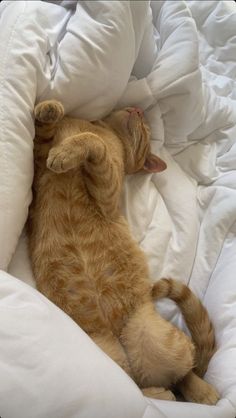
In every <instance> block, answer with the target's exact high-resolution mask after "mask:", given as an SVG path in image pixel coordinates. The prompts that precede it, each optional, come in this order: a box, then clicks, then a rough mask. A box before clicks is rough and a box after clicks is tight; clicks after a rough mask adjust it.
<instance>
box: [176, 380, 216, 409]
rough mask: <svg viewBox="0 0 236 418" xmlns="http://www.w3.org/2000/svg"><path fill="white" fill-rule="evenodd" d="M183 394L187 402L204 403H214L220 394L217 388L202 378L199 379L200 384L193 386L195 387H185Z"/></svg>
mask: <svg viewBox="0 0 236 418" xmlns="http://www.w3.org/2000/svg"><path fill="white" fill-rule="evenodd" d="M199 383H200V382H199ZM183 395H184V397H185V399H186V400H187V401H189V402H195V403H200V404H205V405H215V404H216V403H217V402H218V401H219V399H220V395H219V393H218V392H217V390H216V389H215V388H214V387H213V386H212V385H210V384H209V383H207V382H205V381H204V380H202V381H201V384H198V385H197V386H195V388H191V387H189V388H186V390H185V393H184V392H183Z"/></svg>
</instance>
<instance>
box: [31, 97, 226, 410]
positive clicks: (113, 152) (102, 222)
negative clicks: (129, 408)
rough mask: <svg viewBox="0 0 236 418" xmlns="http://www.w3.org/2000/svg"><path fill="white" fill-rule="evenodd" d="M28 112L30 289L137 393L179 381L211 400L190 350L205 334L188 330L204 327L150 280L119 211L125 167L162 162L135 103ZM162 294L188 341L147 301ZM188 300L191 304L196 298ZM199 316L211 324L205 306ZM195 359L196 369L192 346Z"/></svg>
mask: <svg viewBox="0 0 236 418" xmlns="http://www.w3.org/2000/svg"><path fill="white" fill-rule="evenodd" d="M35 119H36V136H35V147H34V158H35V176H34V183H33V201H32V204H31V207H30V213H29V222H28V235H29V250H30V255H31V260H32V267H33V271H34V275H35V279H36V283H37V288H38V289H39V290H40V291H41V292H42V293H43V294H44V295H45V296H46V297H48V298H49V299H50V300H51V301H53V302H54V303H55V304H56V305H58V306H59V307H60V308H61V309H63V310H64V311H65V312H66V313H67V314H68V315H70V316H71V317H72V318H73V319H74V320H75V321H76V322H77V323H78V324H79V325H80V326H81V327H82V328H83V329H84V330H85V331H86V332H87V333H88V334H89V335H90V337H91V338H92V339H93V340H94V341H95V343H97V344H98V345H99V346H100V347H101V348H102V349H103V350H104V351H105V352H106V353H107V354H108V355H109V356H110V357H111V358H112V359H113V360H114V361H116V362H117V363H118V364H119V365H120V366H121V367H122V368H123V369H124V370H125V371H126V372H127V373H128V374H129V375H130V376H131V377H132V378H133V379H134V380H135V382H136V383H137V384H138V385H139V387H140V388H141V389H142V390H143V393H144V394H145V395H147V396H151V397H155V398H159V399H169V400H173V399H175V397H174V395H173V393H172V392H171V390H170V389H171V387H172V386H173V385H174V384H178V386H179V388H180V390H181V391H182V393H183V395H184V397H185V398H186V399H187V400H189V401H196V402H201V403H208V404H215V403H216V402H217V399H218V394H217V392H216V390H215V389H214V388H213V387H212V386H211V385H209V384H208V383H206V382H205V381H204V380H203V379H201V378H200V377H199V376H197V374H196V373H195V372H194V371H193V368H194V365H195V352H197V353H198V350H200V351H201V352H203V350H204V349H205V348H204V347H205V344H206V345H208V340H207V338H205V336H204V343H203V344H202V345H203V347H201V341H200V338H198V337H196V334H197V332H198V329H200V330H202V329H203V326H202V325H195V326H196V328H194V326H193V324H192V321H193V322H194V321H196V318H195V316H194V318H193V315H195V314H193V313H192V312H189V311H190V310H189V309H188V306H187V304H185V302H184V298H183V300H182V298H180V299H181V300H180V301H179V300H178V296H177V293H178V292H177V293H175V292H173V291H171V286H170V285H169V286H166V285H164V284H163V282H161V283H162V284H163V286H162V288H160V287H159V290H158V287H152V284H151V281H150V278H149V271H148V265H147V260H146V258H145V256H144V254H143V252H142V251H141V250H140V248H139V246H138V245H137V243H136V242H135V241H134V240H133V238H132V236H131V234H130V231H129V227H128V225H127V223H126V221H125V219H124V217H123V216H122V215H121V212H120V207H119V203H120V194H121V190H122V185H123V180H124V176H125V174H127V173H135V172H137V171H140V170H142V172H143V175H145V172H158V171H162V170H164V169H165V168H166V165H165V163H164V162H163V161H162V160H161V159H160V158H158V157H157V156H155V155H153V154H151V152H150V132H149V128H148V126H147V124H146V122H145V120H144V118H143V114H142V111H141V110H140V109H136V108H126V109H123V110H119V111H115V112H113V113H111V115H109V116H108V117H107V118H105V119H104V120H102V121H94V122H88V121H85V120H79V119H75V118H69V117H65V116H64V110H63V107H62V105H61V104H60V103H58V102H56V101H46V102H42V103H40V104H38V105H37V106H36V108H35ZM159 283H160V282H159ZM173 283H174V282H173ZM159 286H160V285H159ZM165 286H166V288H165ZM167 287H168V290H167ZM172 287H173V289H174V288H175V285H173V286H172ZM176 289H177V288H176ZM167 294H168V295H169V296H170V297H173V298H174V297H175V299H176V301H177V303H180V306H181V308H182V309H183V313H184V315H185V313H186V318H187V317H188V318H189V323H188V325H189V328H190V330H191V331H192V334H193V342H194V343H193V342H192V341H191V339H190V338H189V337H188V336H187V335H185V334H184V333H183V332H182V331H180V330H179V329H177V328H176V327H174V326H173V325H172V324H170V323H169V322H168V321H166V320H164V319H163V318H162V317H161V316H160V315H159V313H158V312H157V310H156V309H155V305H154V301H153V298H154V299H155V298H158V297H161V295H167ZM182 296H183V295H182ZM195 307H197V312H198V313H199V312H200V311H201V305H200V304H199V305H197V303H195ZM204 312H205V311H204ZM197 319H198V316H197ZM204 319H205V320H207V323H209V321H208V317H207V314H206V313H205V314H204ZM212 335H213V333H212ZM195 337H196V338H195ZM207 350H208V349H207ZM200 351H199V353H200ZM210 356H211V354H209V356H208V359H209V358H210ZM205 357H207V356H205ZM205 357H204V358H205ZM196 361H197V363H198V362H199V365H198V364H197V365H196V367H200V369H202V364H201V362H200V355H199V356H198V355H197V357H196ZM207 361H208V360H207V358H206V361H205V360H204V362H203V363H204V367H205V366H207Z"/></svg>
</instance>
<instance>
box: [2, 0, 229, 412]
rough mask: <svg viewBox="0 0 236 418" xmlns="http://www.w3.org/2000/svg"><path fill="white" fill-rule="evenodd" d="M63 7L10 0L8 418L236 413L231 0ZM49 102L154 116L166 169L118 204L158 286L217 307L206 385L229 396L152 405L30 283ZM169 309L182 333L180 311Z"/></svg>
mask: <svg viewBox="0 0 236 418" xmlns="http://www.w3.org/2000/svg"><path fill="white" fill-rule="evenodd" d="M53 3H56V4H52V3H49V2H42V1H17V2H15V1H3V2H1V5H0V54H1V61H0V119H1V123H0V175H1V184H0V188H1V193H0V196H1V197H0V240H1V241H0V242H1V252H0V268H1V269H2V270H7V269H8V271H9V273H10V274H11V276H10V275H8V274H7V273H4V272H2V273H1V274H0V375H1V386H0V416H1V417H2V418H15V417H17V418H58V417H61V418H77V417H86V418H93V417H98V418H113V417H114V418H116V417H117V418H121V417H127V418H141V417H143V418H154V417H157V418H163V417H164V418H165V417H166V418H167V417H168V418H171V417H173V416H174V417H178V418H189V417H190V416H191V418H200V417H201V418H202V417H204V418H208V417H209V418H234V417H235V415H236V279H235V272H236V171H235V170H236V6H235V3H234V2H231V1H225V2H224V1H202V2H200V1H190V2H187V3H186V2H184V1H181V0H180V1H151V2H149V1H100V0H98V1H78V2H77V1H64V2H60V1H58V2H53ZM46 98H57V99H59V100H61V101H62V102H63V104H64V106H65V108H66V112H67V113H69V114H71V115H73V116H79V117H84V118H88V119H96V118H100V117H103V116H104V115H106V114H107V113H109V112H110V111H111V110H112V109H113V108H119V107H122V106H126V105H138V106H140V107H142V108H143V109H144V110H145V114H146V117H147V119H148V121H149V123H150V125H151V128H152V139H153V141H152V146H153V150H154V151H155V152H157V153H159V154H160V155H161V156H162V158H163V159H165V161H166V162H167V165H168V169H167V170H166V171H165V172H163V173H161V174H155V175H148V176H145V177H143V176H138V175H135V176H129V177H128V178H127V181H126V184H125V188H124V194H123V198H122V201H123V209H124V213H125V216H126V217H127V219H128V221H129V223H130V226H131V230H132V232H133V234H134V236H135V237H136V239H137V240H138V241H139V243H140V245H141V247H142V248H143V249H144V251H145V252H146V254H147V256H148V259H149V264H150V270H151V275H152V278H153V280H156V279H158V278H159V277H161V276H171V277H174V278H177V279H179V280H182V281H183V282H185V283H188V284H189V285H190V286H191V288H192V289H193V290H194V291H195V292H196V293H197V294H198V295H199V297H200V298H201V299H202V300H203V302H204V304H205V305H206V307H207V309H208V311H209V314H210V316H211V318H212V321H213V323H214V326H215V331H216V338H217V344H218V351H217V352H216V354H215V356H214V358H213V359H212V361H211V363H210V365H209V369H208V372H207V375H206V379H207V380H208V381H209V382H211V383H213V384H214V385H215V386H216V387H217V389H218V390H219V392H220V394H221V397H222V399H221V400H220V401H219V403H218V404H217V405H216V406H212V407H209V406H205V405H202V406H199V405H195V404H190V403H183V402H165V401H155V400H150V399H146V398H144V397H143V396H142V394H141V392H140V391H139V389H138V388H137V387H136V385H135V384H134V383H133V382H132V381H131V380H130V379H129V378H128V376H126V375H125V373H124V372H123V371H122V370H121V369H120V368H119V367H118V366H117V365H115V364H114V363H113V362H112V361H111V360H110V359H109V358H108V357H107V356H106V355H105V354H104V353H103V352H101V351H100V350H99V349H98V348H97V347H96V346H95V344H93V342H92V341H91V340H90V339H89V338H88V337H87V336H86V335H85V334H84V333H83V331H82V330H80V329H79V327H78V326H77V325H76V324H74V323H73V321H72V320H71V319H70V318H68V317H67V316H66V315H65V314H64V313H63V312H62V311H60V310H59V309H58V308H56V307H55V306H54V305H53V304H51V303H50V302H49V301H47V300H46V299H45V298H44V297H43V296H42V295H40V294H39V293H38V292H37V291H36V290H34V289H32V287H30V286H28V285H27V284H30V285H34V284H33V276H32V272H31V269H30V264H29V259H28V255H27V245H26V238H25V235H24V233H23V234H22V236H21V238H20V240H19V237H20V235H21V233H22V229H23V227H24V223H25V220H26V218H27V210H28V206H29V203H30V200H31V182H32V177H33V159H32V150H33V136H34V128H33V117H32V111H33V107H34V103H35V102H36V101H39V100H43V99H46ZM18 241H19V242H18ZM17 243H18V245H17ZM15 250H16V251H15ZM14 251H15V254H14V256H13V253H14ZM9 263H10V265H9ZM13 276H15V277H17V278H18V279H21V280H17V279H16V278H14V277H13ZM22 281H23V282H25V283H22ZM26 283H27V284H26ZM159 308H160V309H161V310H162V312H163V315H165V316H166V317H168V318H170V319H171V320H172V321H174V322H175V323H176V324H178V326H180V327H184V324H183V322H182V319H181V315H180V314H179V312H178V310H177V309H176V308H175V306H174V305H173V304H171V303H167V302H166V301H165V302H164V301H163V302H162V303H160V306H159Z"/></svg>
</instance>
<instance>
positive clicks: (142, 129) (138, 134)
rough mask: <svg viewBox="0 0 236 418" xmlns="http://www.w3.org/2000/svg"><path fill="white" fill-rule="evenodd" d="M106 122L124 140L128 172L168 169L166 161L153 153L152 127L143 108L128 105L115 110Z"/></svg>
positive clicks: (154, 171) (150, 171)
mask: <svg viewBox="0 0 236 418" xmlns="http://www.w3.org/2000/svg"><path fill="white" fill-rule="evenodd" d="M105 122H106V123H107V124H108V125H109V126H110V128H112V130H113V131H115V133H116V134H117V136H118V137H119V139H120V140H121V141H122V144H123V147H124V151H125V171H126V173H128V174H131V173H135V172H137V171H139V170H145V171H146V172H149V173H158V172H161V171H163V170H165V169H166V163H165V162H164V161H163V160H162V159H161V158H159V157H158V156H157V155H154V154H152V153H151V149H150V129H149V127H148V125H147V123H146V121H145V119H144V116H143V111H142V110H141V109H139V108H136V107H126V108H125V109H122V110H117V111H114V112H112V113H111V114H110V115H109V116H108V117H106V118H105Z"/></svg>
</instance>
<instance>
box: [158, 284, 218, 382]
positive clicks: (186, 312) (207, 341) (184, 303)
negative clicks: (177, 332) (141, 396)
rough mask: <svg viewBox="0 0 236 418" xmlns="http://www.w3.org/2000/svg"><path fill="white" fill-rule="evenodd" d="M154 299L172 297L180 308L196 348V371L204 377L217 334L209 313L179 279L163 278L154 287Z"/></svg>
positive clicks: (213, 350) (214, 347)
mask: <svg viewBox="0 0 236 418" xmlns="http://www.w3.org/2000/svg"><path fill="white" fill-rule="evenodd" d="M152 297H153V300H155V301H156V300H159V299H162V298H170V299H171V300H173V301H174V302H175V303H176V304H177V305H178V307H179V308H180V310H181V312H182V314H183V317H184V319H185V322H186V324H187V327H188V329H189V331H190V333H191V335H192V339H193V342H194V344H195V348H196V359H195V360H196V361H195V364H196V366H195V369H194V371H195V372H196V374H197V375H198V376H200V377H202V376H203V375H204V374H205V372H206V370H207V366H208V363H209V361H210V359H211V357H212V356H213V354H214V352H215V349H216V346H215V335H214V330H213V326H212V323H211V321H210V318H209V315H208V313H207V311H206V309H205V308H204V306H203V305H202V303H201V301H200V300H199V299H198V298H197V297H196V296H195V295H194V293H193V292H192V291H191V290H190V288H189V287H187V286H186V285H184V284H183V283H181V282H180V281H178V280H173V279H161V280H159V281H158V282H157V283H155V284H154V285H153V287H152Z"/></svg>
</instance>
